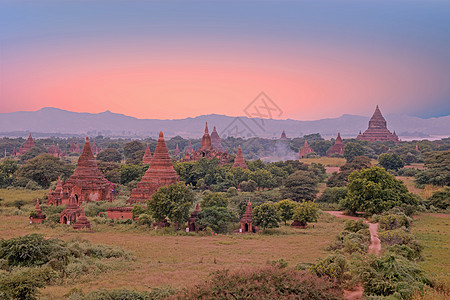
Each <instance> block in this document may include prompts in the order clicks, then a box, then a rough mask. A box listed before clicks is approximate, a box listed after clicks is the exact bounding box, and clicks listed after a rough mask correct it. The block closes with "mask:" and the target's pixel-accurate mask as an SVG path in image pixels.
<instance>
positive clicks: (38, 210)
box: [30, 199, 47, 223]
mask: <svg viewBox="0 0 450 300" xmlns="http://www.w3.org/2000/svg"><path fill="white" fill-rule="evenodd" d="M34 211H35V212H36V216H34V217H30V221H31V223H41V222H42V221H43V220H45V218H46V217H47V216H46V215H45V214H44V213H43V212H42V209H41V206H40V205H39V199H36V207H35V208H34Z"/></svg>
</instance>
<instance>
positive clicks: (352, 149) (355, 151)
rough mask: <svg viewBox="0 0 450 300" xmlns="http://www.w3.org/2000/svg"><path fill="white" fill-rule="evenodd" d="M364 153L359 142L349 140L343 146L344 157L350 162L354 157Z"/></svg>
mask: <svg viewBox="0 0 450 300" xmlns="http://www.w3.org/2000/svg"><path fill="white" fill-rule="evenodd" d="M361 155H364V147H363V146H362V145H361V144H359V143H354V142H349V143H347V144H345V146H344V157H345V159H346V160H347V161H348V162H351V161H352V160H353V158H354V157H356V156H361Z"/></svg>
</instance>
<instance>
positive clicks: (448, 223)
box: [412, 214, 450, 286]
mask: <svg viewBox="0 0 450 300" xmlns="http://www.w3.org/2000/svg"><path fill="white" fill-rule="evenodd" d="M412 232H413V234H414V235H416V237H417V239H418V240H419V241H420V243H421V244H422V245H423V246H424V249H423V255H424V258H425V260H424V261H423V262H420V263H419V264H420V265H421V267H422V268H423V269H424V270H425V271H426V272H427V273H428V274H429V275H430V276H431V278H433V279H435V280H436V281H437V282H440V283H443V284H445V285H447V286H449V285H450V215H449V214H420V215H419V216H418V217H417V218H416V219H415V220H414V224H413V227H412Z"/></svg>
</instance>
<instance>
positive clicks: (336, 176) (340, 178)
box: [327, 156, 371, 187]
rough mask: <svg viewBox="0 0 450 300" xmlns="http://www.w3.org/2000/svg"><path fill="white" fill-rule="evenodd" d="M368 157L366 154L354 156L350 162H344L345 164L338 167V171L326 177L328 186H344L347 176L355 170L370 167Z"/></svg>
mask: <svg viewBox="0 0 450 300" xmlns="http://www.w3.org/2000/svg"><path fill="white" fill-rule="evenodd" d="M370 167H371V163H370V158H368V157H367V156H355V157H354V158H353V160H352V161H351V162H346V163H345V165H343V166H341V167H340V168H339V173H338V172H334V173H333V174H331V176H330V178H328V181H327V186H328V187H345V186H346V185H347V182H348V176H349V175H350V174H351V173H352V172H353V171H355V170H358V171H359V170H361V169H365V168H370Z"/></svg>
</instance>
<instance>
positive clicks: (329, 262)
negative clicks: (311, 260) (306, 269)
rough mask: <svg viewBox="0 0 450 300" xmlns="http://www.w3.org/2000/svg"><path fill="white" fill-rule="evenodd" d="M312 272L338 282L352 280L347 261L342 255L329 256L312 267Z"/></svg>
mask: <svg viewBox="0 0 450 300" xmlns="http://www.w3.org/2000/svg"><path fill="white" fill-rule="evenodd" d="M310 271H311V272H312V273H314V274H316V275H317V276H319V277H322V276H326V277H329V278H330V279H335V280H337V281H338V282H343V281H345V280H348V279H351V275H350V273H349V266H348V263H347V259H346V258H345V256H344V255H342V254H332V255H328V256H327V257H325V258H324V259H322V260H319V261H318V262H317V263H315V264H314V265H312V266H311V267H310Z"/></svg>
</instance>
